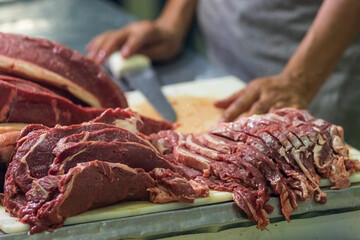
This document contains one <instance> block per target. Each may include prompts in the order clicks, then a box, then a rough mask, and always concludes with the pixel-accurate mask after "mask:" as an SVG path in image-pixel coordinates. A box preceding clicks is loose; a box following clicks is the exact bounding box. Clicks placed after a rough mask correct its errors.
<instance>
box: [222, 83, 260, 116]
mask: <svg viewBox="0 0 360 240" xmlns="http://www.w3.org/2000/svg"><path fill="white" fill-rule="evenodd" d="M258 98H259V92H258V91H257V90H254V89H251V88H245V89H244V91H242V94H241V95H240V96H238V98H237V99H236V100H235V101H234V102H233V103H232V104H231V105H230V106H229V107H228V108H227V109H226V110H225V111H224V113H223V116H222V118H221V121H224V122H229V121H233V120H234V119H236V117H237V116H239V115H240V114H242V113H244V112H246V111H248V110H249V109H250V107H251V106H252V104H253V103H254V102H255V101H256V100H257V99H258Z"/></svg>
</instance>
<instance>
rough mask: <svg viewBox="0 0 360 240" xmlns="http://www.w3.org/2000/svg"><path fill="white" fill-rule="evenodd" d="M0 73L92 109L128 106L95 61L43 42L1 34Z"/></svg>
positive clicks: (58, 45) (45, 41) (120, 92)
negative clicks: (38, 85)
mask: <svg viewBox="0 0 360 240" xmlns="http://www.w3.org/2000/svg"><path fill="white" fill-rule="evenodd" d="M0 42H1V45H0V72H3V73H6V74H7V75H13V76H19V77H22V78H25V79H28V80H31V81H35V82H38V83H40V84H44V85H45V86H52V87H53V88H57V89H58V91H57V92H60V93H61V92H65V96H66V95H68V94H69V93H70V94H71V95H73V96H75V97H76V98H78V99H80V100H81V101H83V102H85V103H87V104H88V105H90V106H92V107H98V108H100V107H122V108H124V107H127V102H126V99H125V96H124V94H123V92H122V90H121V89H120V88H119V87H118V86H117V85H116V84H115V83H114V82H113V81H112V80H111V79H110V78H109V77H108V76H107V74H106V73H105V72H104V71H102V70H101V69H100V67H99V66H97V65H96V64H95V63H94V62H92V61H91V60H89V59H87V58H85V57H83V56H82V55H81V54H80V53H78V52H76V51H73V50H71V49H69V48H67V47H65V46H64V45H61V44H58V43H53V42H50V41H48V40H45V39H36V38H29V37H26V36H22V35H16V34H7V33H0Z"/></svg>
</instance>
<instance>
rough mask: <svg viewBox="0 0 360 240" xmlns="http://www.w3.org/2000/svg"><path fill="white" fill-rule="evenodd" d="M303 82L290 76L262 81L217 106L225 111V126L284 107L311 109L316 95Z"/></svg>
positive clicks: (249, 85) (218, 102)
mask: <svg viewBox="0 0 360 240" xmlns="http://www.w3.org/2000/svg"><path fill="white" fill-rule="evenodd" d="M303 82H304V81H302V80H301V79H297V78H294V77H292V76H290V75H286V74H280V75H274V76H270V77H264V78H258V79H255V80H253V81H251V82H250V83H249V84H247V85H246V87H245V88H244V89H242V90H240V91H239V92H237V93H235V94H233V95H232V96H230V97H229V98H226V99H223V100H220V101H217V102H215V106H216V107H218V108H224V109H225V111H224V113H223V116H222V118H221V121H225V122H228V121H234V120H236V119H237V118H238V117H240V116H250V115H253V114H262V113H267V112H269V111H272V110H274V109H279V108H284V107H294V108H300V109H302V108H307V106H308V105H309V103H310V101H311V99H312V97H313V95H312V91H310V90H309V89H306V86H305V84H302V83H303Z"/></svg>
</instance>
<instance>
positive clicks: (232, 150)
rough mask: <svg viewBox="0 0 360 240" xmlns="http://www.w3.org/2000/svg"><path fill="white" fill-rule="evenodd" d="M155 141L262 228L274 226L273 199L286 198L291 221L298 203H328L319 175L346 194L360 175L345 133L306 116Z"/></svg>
mask: <svg viewBox="0 0 360 240" xmlns="http://www.w3.org/2000/svg"><path fill="white" fill-rule="evenodd" d="M150 138H151V142H152V143H153V145H154V146H155V147H156V148H157V149H158V150H159V151H160V152H162V153H163V154H164V155H165V158H166V159H169V160H170V161H171V162H172V163H173V164H175V165H177V166H178V168H179V169H181V171H182V173H183V175H184V176H186V177H187V178H189V179H193V180H195V181H198V182H202V183H206V184H207V185H208V186H209V187H210V188H212V189H215V190H220V191H230V192H233V197H234V201H235V202H236V203H237V205H238V206H239V207H240V208H241V209H242V210H243V211H244V212H245V213H246V214H247V216H248V217H249V219H251V220H253V221H256V222H257V223H258V228H260V229H265V228H266V226H267V225H268V224H269V220H268V219H267V213H269V212H271V211H272V207H271V206H269V205H268V204H266V203H267V201H268V200H269V199H270V195H269V193H270V192H271V193H272V194H275V195H278V196H279V197H280V205H281V210H282V213H283V214H284V216H285V218H286V220H287V221H290V215H291V213H292V212H293V211H294V210H295V209H297V208H298V203H297V201H304V200H307V199H309V198H310V197H311V196H314V198H315V200H316V201H318V202H319V203H325V202H326V194H325V193H324V192H322V190H321V189H320V176H321V177H324V178H328V179H330V180H331V181H332V182H333V183H334V185H333V186H332V187H331V188H332V189H342V188H346V187H349V186H350V180H349V178H348V177H349V175H350V173H352V172H355V171H359V170H360V164H359V162H358V161H354V160H351V159H349V155H348V150H347V148H346V146H345V144H344V138H343V131H342V128H341V127H339V126H335V125H332V124H330V123H328V122H326V121H324V120H321V119H316V118H314V117H313V116H311V114H310V113H309V112H308V111H306V110H295V109H288V108H287V109H281V110H277V111H274V112H272V113H268V114H264V115H254V116H251V117H243V118H240V119H239V120H238V121H236V122H232V123H219V124H217V125H215V126H213V127H212V128H211V129H210V131H209V132H208V133H203V134H197V135H194V134H188V135H182V134H179V133H176V132H174V131H160V132H158V133H157V134H152V135H150ZM189 168H190V169H195V170H196V171H195V172H191V171H189ZM269 191H270V192H269Z"/></svg>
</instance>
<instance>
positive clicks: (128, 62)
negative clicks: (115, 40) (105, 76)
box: [108, 52, 151, 77]
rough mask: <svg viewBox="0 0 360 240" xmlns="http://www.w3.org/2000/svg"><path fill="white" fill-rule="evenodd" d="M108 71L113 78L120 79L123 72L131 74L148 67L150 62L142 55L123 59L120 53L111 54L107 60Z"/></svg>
mask: <svg viewBox="0 0 360 240" xmlns="http://www.w3.org/2000/svg"><path fill="white" fill-rule="evenodd" d="M108 64H109V69H110V71H111V73H112V74H113V75H114V76H115V77H120V76H121V75H122V74H123V73H124V72H133V71H137V70H139V69H143V68H146V67H149V66H150V65H151V60H150V58H149V57H147V56H145V55H142V54H135V55H132V56H131V57H129V58H127V59H125V58H123V57H122V56H121V54H120V52H115V53H113V54H112V55H111V56H110V57H109V60H108Z"/></svg>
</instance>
